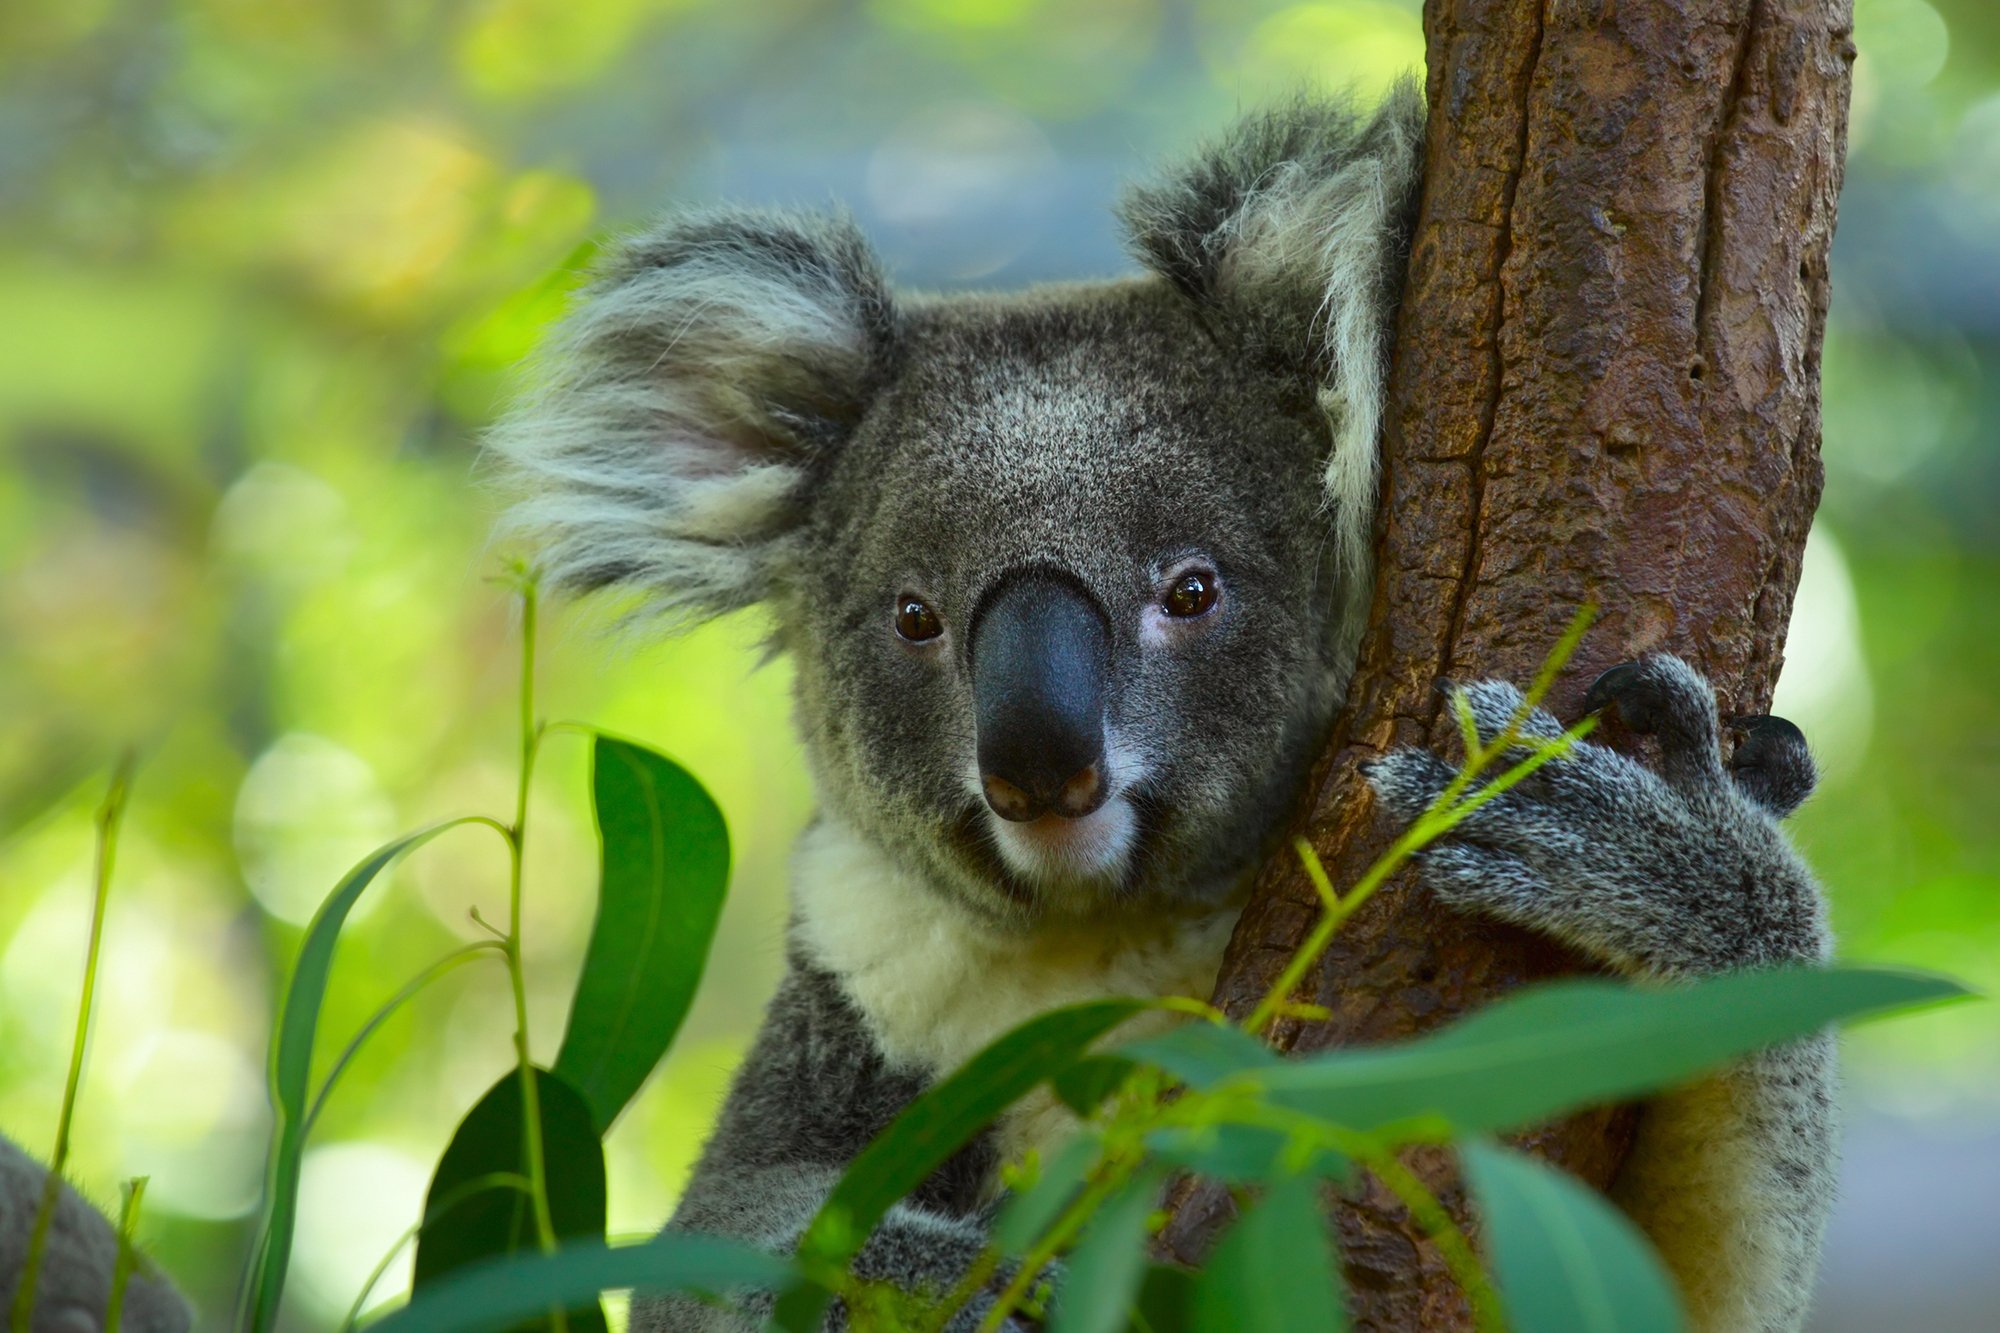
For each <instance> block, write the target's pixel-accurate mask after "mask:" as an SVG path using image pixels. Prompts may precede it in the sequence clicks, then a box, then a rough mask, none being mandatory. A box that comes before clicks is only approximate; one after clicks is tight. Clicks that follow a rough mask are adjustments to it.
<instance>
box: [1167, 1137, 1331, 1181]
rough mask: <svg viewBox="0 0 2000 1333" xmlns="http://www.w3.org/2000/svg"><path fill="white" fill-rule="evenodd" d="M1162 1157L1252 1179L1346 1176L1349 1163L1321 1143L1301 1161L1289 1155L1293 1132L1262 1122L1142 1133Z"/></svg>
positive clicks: (1230, 1177) (1227, 1177) (1217, 1174)
mask: <svg viewBox="0 0 2000 1333" xmlns="http://www.w3.org/2000/svg"><path fill="white" fill-rule="evenodd" d="M1146 1147H1147V1148H1148V1149H1150V1150H1151V1151H1152V1153H1153V1154H1154V1155H1155V1156H1156V1157H1158V1158H1159V1159H1160V1160H1161V1161H1163V1162H1167V1163H1170V1164H1172V1165H1174V1166H1177V1167H1180V1168H1182V1169H1183V1170H1187V1171H1194V1172H1198V1173H1199V1174H1201V1175H1204V1176H1210V1177H1213V1178H1214V1179H1216V1180H1221V1181H1227V1182H1229V1183H1230V1184H1241V1185H1252V1184H1256V1183H1258V1182H1260V1181H1265V1180H1269V1179H1271V1178H1272V1177H1273V1176H1279V1175H1291V1174H1295V1173H1300V1174H1305V1175H1309V1176H1318V1177H1321V1178H1323V1179H1324V1178H1331V1179H1337V1180H1344V1179H1346V1177H1347V1176H1348V1174H1349V1173H1350V1172H1351V1171H1352V1169H1353V1168H1352V1164H1351V1163H1349V1162H1348V1160H1347V1159H1346V1158H1344V1157H1342V1156H1341V1155H1340V1154H1338V1153H1336V1152H1333V1151H1331V1150H1330V1149H1327V1148H1324V1147H1319V1148H1315V1149H1313V1150H1312V1155H1311V1157H1310V1158H1309V1159H1308V1160H1307V1161H1305V1162H1303V1163H1295V1162H1292V1161H1290V1160H1289V1159H1288V1155H1287V1154H1288V1150H1289V1149H1290V1148H1291V1137H1290V1136H1289V1135H1287V1134H1285V1133H1283V1132H1282V1131H1280V1130H1275V1129H1269V1128H1266V1127H1265V1126H1263V1125H1237V1124H1227V1123H1224V1124H1214V1125H1196V1126H1191V1127H1188V1128H1182V1129H1163V1130H1156V1131H1155V1132H1153V1133H1151V1134H1149V1135H1147V1136H1146Z"/></svg>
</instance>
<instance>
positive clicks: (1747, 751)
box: [1729, 713, 1819, 819]
mask: <svg viewBox="0 0 2000 1333" xmlns="http://www.w3.org/2000/svg"><path fill="white" fill-rule="evenodd" d="M1729 727H1730V729H1731V730H1732V731H1739V732H1742V733H1743V741H1742V743H1741V744H1740V745H1738V746H1737V747H1736V753H1735V754H1733V755H1731V756H1730V759H1729V775H1730V776H1731V777H1732V778H1734V779H1735V780H1736V785H1737V787H1739V788H1740V789H1741V790H1742V792H1743V794H1744V795H1745V796H1748V797H1749V798H1750V799H1751V800H1753V801H1755V802H1756V803H1757V804H1759V805H1761V806H1763V807H1764V808H1765V809H1766V810H1768V811H1770V812H1771V813H1772V814H1773V815H1775V816H1777V817H1778V818H1780V819H1782V818H1784V817H1785V816H1786V815H1789V814H1790V813H1792V811H1794V810H1796V809H1798V808H1799V806H1801V805H1803V804H1804V803H1805V799H1806V797H1808V796H1810V795H1812V792H1813V788H1814V787H1815V786H1816V785H1818V782H1819V767H1818V765H1816V764H1814V763H1813V757H1812V750H1811V749H1810V748H1808V746H1807V745H1806V734H1805V733H1804V732H1803V731H1800V730H1799V729H1798V727H1797V726H1795V725H1794V724H1792V723H1791V722H1788V721H1786V720H1785V719H1784V718H1782V717H1773V716H1771V715H1769V714H1766V713H1756V714H1751V715H1748V716H1745V717H1732V718H1730V719H1729Z"/></svg>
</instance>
